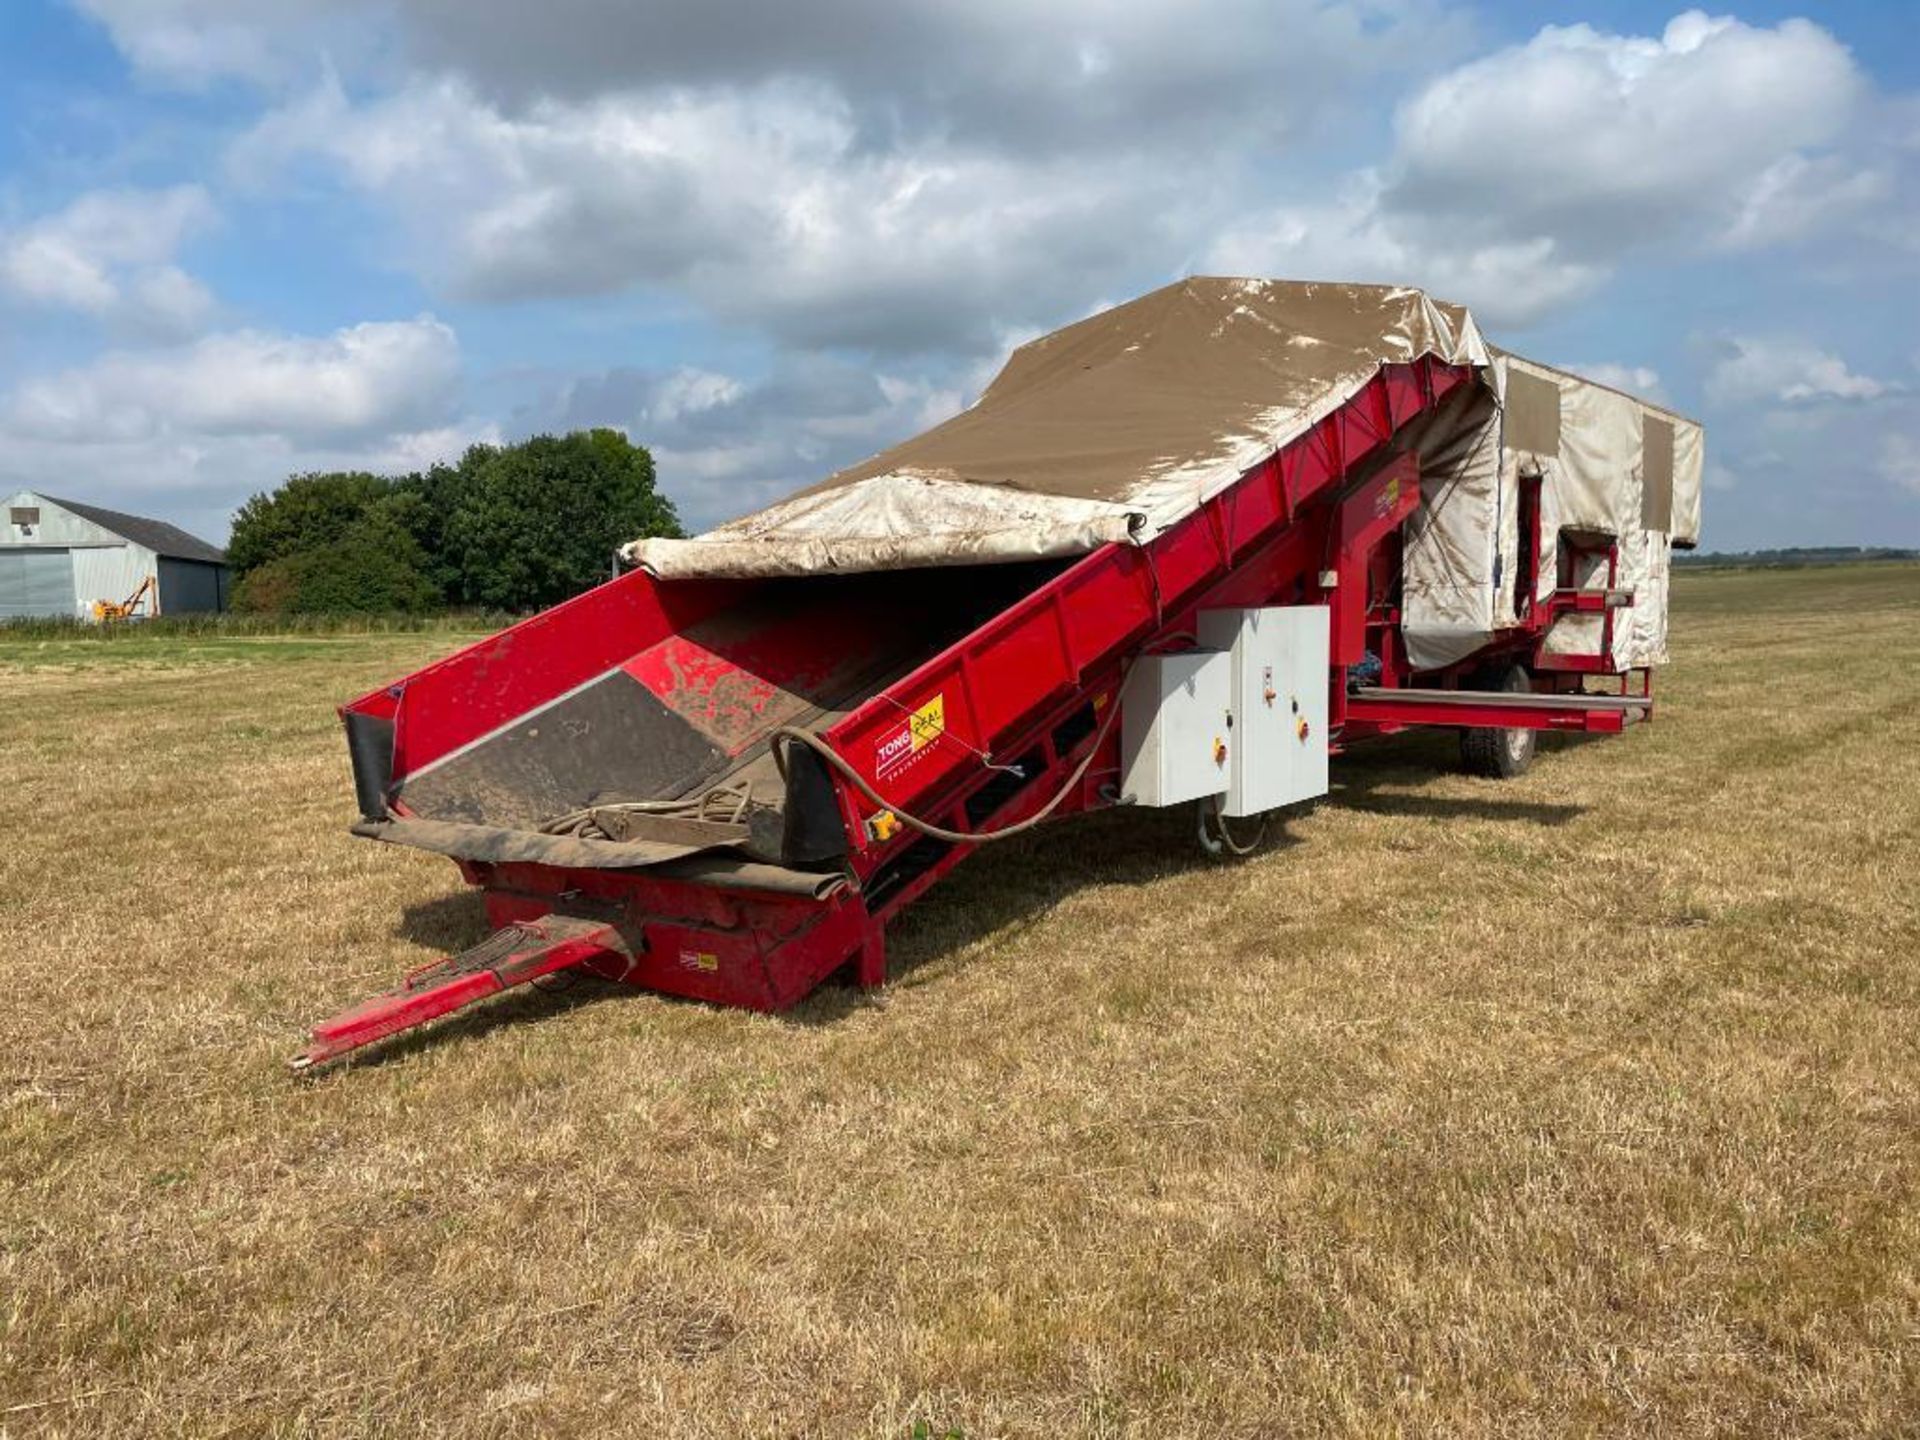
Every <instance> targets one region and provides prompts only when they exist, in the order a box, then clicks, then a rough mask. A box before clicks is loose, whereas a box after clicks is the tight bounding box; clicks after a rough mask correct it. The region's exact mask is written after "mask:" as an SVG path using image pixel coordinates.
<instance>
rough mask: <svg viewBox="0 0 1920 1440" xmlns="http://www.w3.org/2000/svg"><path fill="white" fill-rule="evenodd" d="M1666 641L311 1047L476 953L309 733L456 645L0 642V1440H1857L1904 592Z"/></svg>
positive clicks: (1898, 763) (1917, 751)
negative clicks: (1277, 827)
mask: <svg viewBox="0 0 1920 1440" xmlns="http://www.w3.org/2000/svg"><path fill="white" fill-rule="evenodd" d="M1676 611H1677V616H1676V630H1677V634H1676V637H1675V649H1676V653H1677V656H1678V663H1676V664H1675V665H1674V666H1673V667H1672V668H1671V670H1669V671H1668V672H1666V673H1665V674H1664V675H1663V676H1662V685H1661V689H1662V697H1663V702H1664V703H1663V705H1662V708H1661V712H1660V719H1659V721H1658V723H1657V724H1656V725H1654V726H1652V727H1649V728H1646V729H1643V730H1641V731H1638V732H1636V733H1633V734H1630V735H1628V736H1626V737H1623V738H1622V739H1619V740H1614V741H1606V742H1600V743H1589V744H1565V745H1559V746H1552V747H1548V749H1547V752H1546V753H1545V754H1544V755H1543V757H1542V760H1541V762H1540V763H1539V764H1538V766H1537V767H1536V769H1535V771H1534V773H1533V774H1532V775H1531V776H1530V777H1528V778H1527V779H1526V780H1523V781H1521V782H1519V783H1516V784H1511V785H1505V786H1502V785H1498V784H1494V783H1490V782H1482V781H1475V780H1470V779H1467V778H1465V777H1462V776H1458V775H1454V774H1449V773H1446V771H1445V770H1444V769H1437V768H1436V767H1437V766H1444V765H1445V764H1446V763H1447V762H1448V760H1449V758H1450V746H1449V745H1448V744H1447V743H1446V742H1445V741H1444V740H1429V741H1423V742H1418V743H1412V744H1407V745H1399V746H1395V747H1392V748H1388V749H1382V750H1379V751H1377V752H1375V753H1373V754H1372V755H1370V756H1368V757H1367V758H1365V759H1355V760H1353V761H1350V762H1348V763H1346V764H1345V765H1344V766H1343V767H1341V768H1340V769H1339V771H1338V772H1337V779H1338V782H1339V789H1338V790H1337V792H1336V794H1335V796H1334V797H1333V798H1332V799H1331V800H1330V801H1329V802H1328V803H1326V804H1325V805H1323V806H1322V807H1321V808H1320V810H1319V811H1318V812H1317V813H1316V814H1315V815H1313V816H1312V817H1311V818H1309V819H1306V820H1304V821H1302V822H1299V823H1297V824H1296V825H1295V826H1294V827H1293V829H1292V832H1291V836H1290V841H1289V843H1287V844H1284V845H1283V846H1281V847H1280V848H1277V849H1274V850H1272V851H1270V852H1268V853H1266V854H1264V855H1262V856H1260V857H1259V858H1258V859H1256V860H1254V861H1252V862H1250V863H1247V864H1244V865H1240V866H1237V867H1233V868H1219V867H1216V866H1214V865H1211V864H1208V863H1205V862H1203V861H1202V860H1201V859H1200V858H1199V857H1198V855H1197V854H1196V852H1195V851H1194V849H1193V847H1192V845H1191V843H1190V840H1189V837H1188V834H1187V832H1186V826H1185V823H1184V818H1177V819H1169V818H1165V817H1158V816H1153V815H1115V816H1105V817H1097V818H1096V819H1094V820H1092V821H1089V822H1085V823H1078V824H1073V825H1070V826H1068V827H1066V828H1063V829H1056V830H1053V831H1050V832H1047V833H1045V834H1043V835H1042V837H1041V838H1040V839H1038V840H1037V841H1034V842H1032V843H1027V844H1022V845H1020V846H1017V847H1013V848H1010V849H1007V850H1003V851H999V852H996V853H992V854H988V855H984V856H982V857H980V858H978V859H976V860H974V861H972V862H969V864H968V865H967V866H965V867H963V868H962V869H961V871H960V872H959V874H958V875H957V876H956V878H954V879H953V880H952V881H951V882H949V883H948V884H947V885H945V886H943V887H941V888H940V889H939V890H937V891H936V892H935V894H934V895H933V896H932V897H931V898H930V899H929V900H928V901H927V902H926V903H925V904H924V905H923V906H922V907H921V908H920V909H919V910H918V911H916V912H915V913H914V915H913V916H912V917H911V919H910V920H909V922H908V923H907V924H906V925H905V926H904V927H903V928H902V929H901V930H900V931H899V932H898V933H897V935H896V937H895V942H894V975H895V983H894V985H893V987H892V988H891V989H890V991H889V992H888V993H887V994H886V996H885V998H884V999H882V1000H879V1001H868V1000H864V999H862V998H860V997H859V996H858V995H857V994H856V993H854V992H851V991H848V990H844V989H833V990H829V991H827V992H824V993H823V994H821V995H820V996H818V997H816V998H815V999H814V1000H813V1001H812V1002H810V1003H809V1004H808V1005H806V1006H805V1007H804V1008H802V1009H801V1010H800V1011H799V1012H798V1013H797V1014H794V1015H792V1016H789V1017H785V1018H768V1017H760V1016H753V1015H748V1014H744V1013H739V1012H730V1011H724V1010H717V1009H709V1008H705V1007H702V1006H698V1005H690V1004H682V1003H674V1002H670V1001H665V1000H661V999H657V998H654V997H650V996H647V995H644V994H637V993H631V992H615V991H612V990H610V989H605V988H601V989H595V990H593V991H591V992H589V991H587V990H586V989H585V988H582V989H580V990H576V991H575V992H573V993H572V994H571V995H570V996H568V997H565V998H564V999H562V1000H559V1001H556V1000H553V999H549V998H545V997H541V996H537V995H523V996H521V997H518V998H512V999H509V1000H506V1001H503V1002H501V1003H499V1004H497V1005H496V1006H494V1007H493V1008H492V1009H491V1010H490V1011H488V1012H486V1013H485V1014H484V1015H481V1016H478V1017H476V1018H473V1019H470V1020H464V1021H461V1022H457V1023H455V1024H453V1025H451V1026H449V1027H446V1028H444V1029H442V1030H441V1031H440V1032H438V1033H435V1034H433V1035H431V1036H430V1038H428V1039H426V1040H425V1041H420V1042H411V1043H405V1044H402V1045H399V1046H396V1047H394V1048H393V1049H392V1051H391V1052H390V1053H389V1056H388V1058H386V1059H385V1060H384V1061H383V1062H381V1063H376V1064H371V1065H360V1066H356V1067H354V1068H351V1069H348V1070H345V1071H339V1072H335V1073H331V1074H328V1075H325V1076H323V1077H321V1078H319V1079H318V1080H316V1081H314V1082H313V1083H300V1082H297V1081H295V1080H293V1079H290V1078H289V1077H288V1076H287V1075H286V1074H285V1073H284V1072H283V1071H282V1070H281V1068H280V1066H281V1062H282V1060H283V1059H284V1057H285V1056H286V1055H287V1054H288V1053H289V1052H290V1051H291V1050H292V1049H293V1047H294V1044H295V1042H296V1041H297V1039H298V1037H299V1035H300V1033H301V1030H302V1027H303V1025H304V1024H305V1023H306V1022H308V1021H311V1020H312V1019H314V1018H316V1017H318V1016H319V1015H321V1014H324V1013H327V1012H328V1011H330V1010H331V1009H333V1008H335V1007H337V1006H338V1005H339V1004H341V1003H343V1002H345V1001H347V1000H350V999H354V998H357V997H358V996H359V995H360V994H362V993H364V992H366V991H369V990H372V989H375V988H379V987H381V986H383V985H385V984H386V983H388V982H389V981H390V980H391V979H392V978H393V977H394V976H396V975H397V974H399V973H400V972H401V971H402V970H403V969H405V968H407V967H408V966H409V965H412V964H417V963H419V962H420V961H421V960H422V959H424V958H426V957H427V956H428V955H429V954H431V953H432V949H431V947H433V946H435V945H443V944H461V943H466V942H467V941H470V940H471V939H473V938H475V935H476V932H477V927H478V923H479V922H478V916H477V912H476V910H475V909H474V908H473V907H472V906H471V905H470V904H469V903H467V902H466V901H464V900H462V899H460V898H457V896H456V895H455V887H456V877H455V876H454V874H453V872H452V869H451V867H450V866H448V865H446V864H445V863H444V862H436V861H434V860H432V859H431V858H429V857H421V856H413V855H409V854H406V853H403V852H400V851H396V850H392V849H386V848H381V847H375V846H371V845H366V844H363V843H360V842H355V841H352V840H350V839H349V838H348V837H347V836H346V835H345V834H344V827H345V825H346V823H347V822H348V820H349V818H350V810H351V793H350V786H349V784H348V781H347V776H346V771H345V761H344V755H343V747H342V745H341V743H340V740H339V737H338V734H337V730H336V726H335V722H334V720H333V716H332V712H331V706H332V704H333V703H334V702H335V701H337V700H338V699H340V698H342V697H345V696H348V695H350V694H353V693H355V692H356V691H357V690H358V689H360V688H361V687H363V686H364V685H366V684H368V683H371V682H374V681H376V680H378V679H383V678H386V677H388V676H390V675H391V674H394V673H397V672H400V671H403V670H405V669H407V668H409V667H411V666H413V665H415V664H416V663H418V662H419V661H421V660H422V659H424V658H426V656H427V655H428V654H430V653H432V651H433V650H434V649H436V648H445V647H447V646H448V645H449V644H451V643H452V637H448V636H384V637H342V638H337V639H326V640H318V639H307V640H300V641H283V642H274V641H245V642H241V641H208V642H193V643H189V642H175V643H172V644H168V645H158V644H156V645H153V646H147V647H141V646H134V645H120V646H112V647H93V648H91V649H89V648H88V647H86V646H85V645H76V644H70V643H69V644H65V645H60V644H55V645H50V646H49V645H41V646H24V645H17V644H16V645H9V646H0V696H3V697H4V699H3V701H0V754H4V756H5V757H6V764H5V771H6V773H5V780H4V784H3V785H0V836H4V845H3V846H0V939H3V944H0V954H3V955H4V957H5V961H4V964H5V969H4V981H5V994H4V999H3V1000H0V1434H4V1435H6V1436H9V1437H16V1436H25V1435H29V1434H33V1435H38V1434H47V1435H74V1436H102V1435H110V1436H121V1435H126V1436H134V1435H138V1436H161V1435H173V1434H180V1435H195V1436H213V1435H287V1436H348V1435H382V1436H386V1435H398V1436H404V1435H459V1436H463V1437H484V1436H496V1435H498V1436H505V1435H524V1434H535V1433H538V1434H555V1435H645V1436H653V1435H659V1436H694V1435H715V1436H734V1435H763V1434H764V1435H809V1436H810V1435H821V1436H841V1435H876V1436H894V1437H905V1436H908V1435H910V1434H912V1433H914V1431H915V1427H916V1425H917V1424H919V1423H920V1422H925V1425H924V1427H923V1428H922V1433H930V1434H933V1435H943V1434H946V1433H948V1432H949V1431H950V1430H957V1431H959V1432H960V1433H963V1434H964V1435H965V1436H966V1437H968V1440H977V1437H987V1436H1001V1435H1007V1436H1016V1435H1018V1436H1026V1435H1046V1436H1057V1435H1112V1436H1149V1435H1151V1436H1168V1435H1208V1436H1216V1435H1223V1436H1272V1435H1283V1434H1285V1435H1291V1434H1339V1435H1378V1434H1390V1433H1402V1432H1411V1433H1424V1434H1446V1435H1461V1434H1474V1433H1499V1434H1503V1435H1565V1434H1582V1433H1664V1434H1687V1435H1708V1434H1796V1435H1833V1436H1842V1435H1845V1436H1853V1435H1860V1434H1868V1433H1883V1434H1893V1433H1901V1432H1907V1433H1911V1432H1912V1431H1913V1430H1914V1429H1915V1426H1916V1416H1920V1203H1917V1202H1920V1188H1917V1184H1916V1182H1917V1181H1920V1134H1916V1126H1917V1125H1920V1025H1917V1024H1916V1018H1917V1017H1916V1009H1915V1007H1916V1002H1920V969H1917V968H1916V962H1917V959H1920V570H1916V569H1903V568H1894V567H1888V568H1864V569H1857V570H1849V571H1835V572H1804V573H1797V574H1781V575H1766V576H1757V575H1735V576H1714V577H1683V579H1682V580H1681V582H1680V584H1679V585H1678V587H1677V599H1676ZM143 656H145V657H148V658H146V659H144V660H143V659H142V658H141V657H143Z"/></svg>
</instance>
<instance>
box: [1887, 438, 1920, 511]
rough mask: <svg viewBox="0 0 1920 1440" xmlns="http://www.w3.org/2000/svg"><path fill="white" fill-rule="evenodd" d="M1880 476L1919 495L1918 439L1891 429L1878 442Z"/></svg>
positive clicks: (1919, 451)
mask: <svg viewBox="0 0 1920 1440" xmlns="http://www.w3.org/2000/svg"><path fill="white" fill-rule="evenodd" d="M1879 470H1880V475H1881V478H1882V479H1884V480H1886V481H1888V482H1889V483H1890V484H1893V485H1897V486H1899V487H1900V488H1901V489H1902V490H1905V491H1908V492H1909V493H1911V494H1913V495H1920V441H1916V440H1915V439H1914V438H1913V436H1911V435H1906V434H1902V433H1900V432H1899V431H1893V432H1891V433H1889V434H1888V435H1886V436H1885V437H1883V438H1882V440H1881V442H1880V464H1879Z"/></svg>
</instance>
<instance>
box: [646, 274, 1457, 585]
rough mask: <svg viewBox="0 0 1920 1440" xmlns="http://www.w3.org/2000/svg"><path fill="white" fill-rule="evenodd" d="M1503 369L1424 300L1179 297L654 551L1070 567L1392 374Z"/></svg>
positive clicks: (773, 569) (831, 566)
mask: <svg viewBox="0 0 1920 1440" xmlns="http://www.w3.org/2000/svg"><path fill="white" fill-rule="evenodd" d="M1422 355H1437V356H1439V357H1440V358H1441V359H1443V360H1446V361H1449V362H1452V363H1455V364H1468V365H1484V364H1486V363H1487V360H1488V352H1487V347H1486V345H1485V343H1484V342H1483V341H1482V340H1481V338H1480V333H1479V331H1478V330H1476V329H1475V328H1474V325H1473V321H1472V319H1471V318H1470V317H1469V316H1468V315H1467V314H1466V312H1465V311H1464V310H1460V309H1458V308H1455V307H1444V308H1443V307H1441V306H1439V305H1436V304H1435V303H1434V302H1433V301H1432V300H1430V299H1428V298H1427V296H1426V295H1424V294H1423V293H1422V292H1420V291H1418V290H1410V289H1404V288H1395V287H1389V286H1383V285H1310V284H1299V283H1293V282H1287V281H1277V280H1223V279H1193V280H1182V281H1180V282H1179V283H1178V284H1174V285H1168V286H1166V287H1165V288H1163V289H1160V290H1156V291H1154V292H1153V293H1152V294H1150V295H1144V296H1142V297H1141V298H1140V299H1138V300H1134V301H1131V302H1129V303H1128V304H1125V305H1121V306H1118V307H1116V308H1114V309H1112V310H1107V311H1104V312H1102V313H1101V314H1098V315H1095V316H1093V317H1091V318H1090V319H1086V320H1082V321H1080V322H1079V324H1077V325H1069V326H1067V327H1066V328H1065V329H1064V330H1056V331H1054V332H1053V334H1051V335H1046V336H1042V337H1041V338H1040V339H1038V340H1035V341H1033V342H1032V343H1030V344H1027V345H1023V346H1021V347H1020V348H1019V349H1018V350H1016V351H1014V353H1013V355H1012V357H1011V358H1010V359H1009V360H1008V361H1007V363H1006V366H1005V368H1004V369H1002V370H1001V372H1000V373H999V375H998V376H996V377H995V378H994V381H993V383H992V384H991V385H989V386H988V387H987V390H986V393H985V394H984V395H982V396H981V397H980V399H979V401H978V403H976V404H975V405H973V406H972V407H971V408H970V409H968V410H965V411H962V412H961V413H960V414H958V415H956V416H954V417H953V419H951V420H949V421H947V422H946V423H945V424H943V425H937V426H935V427H934V428H933V429H931V430H929V431H927V432H926V433H925V434H922V435H916V436H915V437H914V438H913V439H911V440H908V441H905V442H904V443H902V444H899V445H896V446H894V447H893V448H892V449H891V450H886V451H883V452H881V453H880V454H879V455H876V456H874V457H873V458H872V459H871V460H867V461H864V462H862V463H861V464H859V465H855V466H853V467H852V468H850V469H847V470H842V471H841V472H840V473H839V474H837V475H834V476H831V477H829V478H828V479H826V480H824V481H822V482H821V483H820V484H818V485H816V486H813V487H812V488H811V489H808V490H803V491H801V492H800V494H798V495H796V496H794V497H793V498H791V499H789V500H783V501H781V502H780V503H778V504H776V505H773V506H771V507H769V508H768V509H766V510H762V511H760V512H758V513H757V514H754V515H749V516H747V517H746V518H744V519H741V520H735V521H733V522H732V523H730V524H727V525H722V526H721V527H720V528H719V529H717V530H713V531H710V532H709V533H707V534H705V535H702V536H700V537H699V538H698V539H695V540H641V541H637V542H635V543H634V544H632V545H629V546H628V547H627V549H626V552H625V553H626V556H627V558H628V559H629V560H630V561H632V562H633V563H635V564H639V565H644V566H646V567H647V568H648V569H650V570H652V571H653V572H654V573H655V574H657V575H660V576H661V577H663V578H667V579H673V578H678V577H683V576H694V575H813V574H818V573H821V572H823V571H828V570H891V569H898V568H901V567H903V566H920V565H966V564H977V563H979V562H981V561H987V560H1024V559H1033V558H1035V557H1040V556H1050V555H1073V554H1079V553H1081V552H1083V551H1086V550H1089V549H1092V548H1093V547H1094V546H1096V545H1099V544H1101V543H1103V542H1105V541H1108V540H1115V539H1123V538H1126V537H1127V536H1128V535H1129V534H1133V535H1135V536H1136V537H1137V538H1141V539H1145V538H1148V537H1150V536H1152V535H1154V534H1156V533H1158V532H1159V531H1160V530H1162V529H1164V528H1165V527H1166V526H1168V525H1171V524H1173V523H1174V522H1175V521H1177V520H1180V519H1183V518H1184V517H1185V516H1187V515H1190V514H1192V513H1193V511H1194V510H1196V509H1198V508H1199V506H1200V505H1201V504H1202V503H1203V502H1205V501H1206V500H1208V499H1211V498H1212V497H1213V496H1214V495H1216V494H1218V493H1219V492H1220V491H1221V490H1224V489H1225V488H1226V487H1227V486H1229V485H1231V484H1232V483H1233V482H1234V481H1235V480H1237V479H1239V478H1240V476H1241V475H1242V474H1244V473H1245V472H1246V471H1247V470H1248V469H1250V468H1252V467H1253V466H1255V465H1257V464H1259V463H1260V462H1261V461H1262V460H1265V459H1266V458H1267V457H1268V456H1269V455H1271V454H1273V452H1274V451H1275V450H1277V449H1279V448H1280V447H1281V446H1282V445H1285V444H1286V443H1287V442H1288V441H1290V440H1292V439H1294V438H1295V437H1296V436H1298V435H1300V434H1302V433H1303V432H1304V431H1306V430H1307V429H1308V428H1309V427H1311V426H1312V425H1313V424H1314V423H1315V422H1316V421H1318V420H1320V419H1321V418H1322V417H1323V416H1325V415H1327V414H1329V413H1331V412H1332V411H1334V410H1336V409H1338V408H1339V407H1340V405H1342V404H1343V403H1344V402H1345V401H1346V399H1347V397H1348V396H1349V395H1351V394H1352V393H1353V391H1354V390H1355V389H1356V388H1357V387H1358V386H1360V385H1363V384H1365V383H1366V381H1367V380H1368V379H1369V378H1370V377H1371V376H1372V375H1373V374H1374V373H1375V372H1377V371H1378V370H1379V368H1380V367H1381V366H1382V365H1384V364H1387V363H1389V362H1393V361H1408V360H1414V359H1417V358H1418V357H1420V356H1422Z"/></svg>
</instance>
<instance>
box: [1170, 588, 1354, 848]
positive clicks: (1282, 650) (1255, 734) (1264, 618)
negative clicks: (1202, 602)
mask: <svg viewBox="0 0 1920 1440" xmlns="http://www.w3.org/2000/svg"><path fill="white" fill-rule="evenodd" d="M1330 617H1331V612H1330V611H1329V610H1328V609H1327V607H1326V606H1324V605H1284V606H1275V607H1271V608H1268V609H1265V610H1202V611H1201V612H1200V623H1199V625H1198V627H1197V628H1198V632H1199V639H1200V643H1201V644H1202V645H1205V646H1208V647H1210V648H1212V649H1216V650H1223V651H1225V652H1226V653H1227V659H1228V667H1229V687H1228V697H1227V703H1228V704H1229V706H1231V707H1232V710H1233V731H1232V735H1231V737H1230V738H1229V739H1228V741H1227V768H1228V775H1227V787H1226V788H1227V798H1226V801H1225V802H1224V803H1223V804H1222V805H1221V807H1220V808H1221V811H1222V813H1224V814H1227V815H1235V816H1238V815H1258V814H1259V813H1260V812H1261V811H1263V810H1273V809H1276V808H1278V807H1279V806H1282V805H1293V804H1297V803H1298V802H1299V801H1302V800H1311V799H1313V798H1314V797H1315V796H1317V795H1324V794H1326V793H1327V684H1328V660H1327V653H1328V637H1329V626H1330V623H1331V619H1330Z"/></svg>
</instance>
